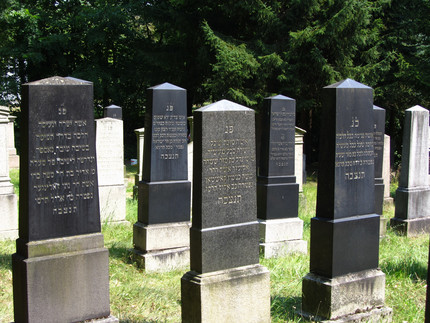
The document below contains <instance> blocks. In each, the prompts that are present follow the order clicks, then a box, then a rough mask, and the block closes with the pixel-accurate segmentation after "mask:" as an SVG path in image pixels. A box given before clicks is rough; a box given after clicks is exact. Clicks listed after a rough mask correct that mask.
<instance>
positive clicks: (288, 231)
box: [257, 95, 307, 258]
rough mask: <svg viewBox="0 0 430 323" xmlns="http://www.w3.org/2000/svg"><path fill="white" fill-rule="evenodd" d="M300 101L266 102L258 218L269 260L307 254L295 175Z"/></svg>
mask: <svg viewBox="0 0 430 323" xmlns="http://www.w3.org/2000/svg"><path fill="white" fill-rule="evenodd" d="M295 123H296V101H295V100H294V99H291V98H288V97H286V96H283V95H277V96H273V97H270V98H266V99H264V107H263V111H262V129H263V131H259V133H260V134H261V138H260V141H261V151H260V158H259V160H260V165H259V171H258V174H259V175H258V177H257V216H258V219H259V223H260V249H261V251H262V253H263V255H264V257H265V258H271V257H277V256H283V255H286V254H288V253H293V252H301V253H306V252H307V243H306V241H304V240H303V239H302V238H303V221H302V220H301V219H299V217H298V208H299V184H297V183H296V176H295V175H294V169H295V167H294V162H295V153H294V151H295Z"/></svg>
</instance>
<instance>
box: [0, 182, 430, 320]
mask: <svg viewBox="0 0 430 323" xmlns="http://www.w3.org/2000/svg"><path fill="white" fill-rule="evenodd" d="M11 178H12V180H13V182H14V184H17V180H18V178H17V175H16V174H15V175H14V174H11ZM14 178H15V179H14ZM130 178H133V177H132V176H130ZM132 187H133V181H132V180H130V182H129V184H128V188H127V190H128V196H130V197H129V198H128V199H127V215H126V217H127V220H128V221H129V222H130V224H120V225H109V224H104V225H103V227H102V232H103V234H104V238H105V245H106V247H107V248H109V253H110V256H109V261H110V262H109V267H110V299H111V312H112V314H113V315H114V316H116V317H118V318H119V319H120V321H121V322H180V320H181V306H180V300H181V294H180V279H181V277H182V275H183V274H184V272H185V271H174V272H170V273H163V274H158V273H149V274H148V273H145V272H144V271H143V270H142V269H139V268H137V267H136V266H135V265H133V263H132V261H131V259H130V253H129V251H128V250H129V249H130V248H131V247H132V241H133V228H132V223H134V222H136V218H137V201H135V200H133V199H132V198H131V196H132V195H131V192H132ZM316 193H317V185H316V182H315V181H313V180H312V179H310V181H308V183H306V184H305V185H304V191H303V194H301V195H300V201H299V206H300V208H299V209H300V211H299V216H300V218H301V219H302V220H303V221H304V239H305V240H307V241H308V242H309V237H310V219H311V218H312V217H313V216H314V215H315V206H316ZM393 214H394V207H392V206H386V207H385V208H384V216H385V217H387V218H389V217H392V216H393ZM14 251H15V243H14V242H12V241H3V242H0V322H10V321H12V320H13V305H12V297H13V296H12V271H11V256H10V255H11V254H12V253H13V252H14ZM428 251H429V240H428V235H422V236H418V237H414V238H406V237H402V236H397V235H396V234H394V233H393V232H392V231H391V230H390V229H388V232H387V235H386V236H385V237H384V238H382V239H381V240H380V262H379V263H380V267H381V269H382V271H383V272H384V273H385V274H386V305H387V306H389V307H392V308H393V311H394V317H393V322H403V321H407V322H423V321H424V310H425V308H424V307H425V294H426V277H427V276H426V275H427V260H428V258H427V257H428ZM260 262H261V264H263V265H264V266H266V267H267V268H268V269H269V270H270V279H271V304H272V307H271V315H272V322H274V323H276V322H302V321H303V320H302V319H301V318H300V317H298V316H297V315H295V311H296V310H297V309H300V306H301V288H302V286H301V283H302V278H303V277H304V276H305V275H306V274H307V273H308V271H309V253H308V254H307V255H299V254H296V255H290V256H287V257H282V258H277V259H263V258H261V259H260Z"/></svg>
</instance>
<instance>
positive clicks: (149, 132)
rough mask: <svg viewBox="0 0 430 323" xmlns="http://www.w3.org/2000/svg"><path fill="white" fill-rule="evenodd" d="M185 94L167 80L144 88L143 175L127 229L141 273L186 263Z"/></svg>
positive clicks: (188, 204)
mask: <svg viewBox="0 0 430 323" xmlns="http://www.w3.org/2000/svg"><path fill="white" fill-rule="evenodd" d="M186 95H187V94H186V90H184V89H182V88H180V87H177V86H175V85H172V84H169V83H164V84H161V85H157V86H154V87H151V88H149V89H148V98H149V100H148V101H149V104H148V106H147V108H146V112H145V143H144V147H145V152H144V156H143V158H144V162H143V175H142V181H141V182H139V198H138V221H137V222H136V223H135V224H134V228H133V244H134V249H133V256H134V259H135V261H136V262H137V263H138V264H139V265H141V266H143V267H144V268H145V270H146V271H167V270H171V269H174V268H178V267H184V266H187V265H188V264H189V254H190V252H189V250H190V248H189V244H190V238H189V237H190V233H189V232H190V225H191V224H190V199H191V195H190V190H191V183H190V182H189V181H188V179H187V175H188V168H187V105H186V102H187V98H186Z"/></svg>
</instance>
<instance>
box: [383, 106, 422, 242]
mask: <svg viewBox="0 0 430 323" xmlns="http://www.w3.org/2000/svg"><path fill="white" fill-rule="evenodd" d="M428 124H429V112H428V110H426V109H424V108H422V107H420V106H415V107H413V108H410V109H407V110H406V112H405V126H404V130H403V148H402V169H401V173H400V178H399V187H398V188H397V191H396V200H395V203H396V209H395V214H394V218H392V219H391V227H392V228H393V229H394V230H397V231H398V232H399V233H402V234H405V235H407V236H413V235H417V234H420V233H429V232H430V225H429V224H430V186H429V183H428V171H429V165H428V163H429V162H428V150H429V143H428V136H429V126H428Z"/></svg>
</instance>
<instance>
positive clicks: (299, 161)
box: [294, 127, 306, 193]
mask: <svg viewBox="0 0 430 323" xmlns="http://www.w3.org/2000/svg"><path fill="white" fill-rule="evenodd" d="M305 133H306V130H304V129H301V128H299V127H295V141H296V144H295V147H294V156H295V158H294V175H295V176H296V182H297V183H298V184H299V192H300V193H302V192H303V183H304V182H305V181H306V165H305V156H304V155H303V144H304V142H305V141H304V137H305Z"/></svg>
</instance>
